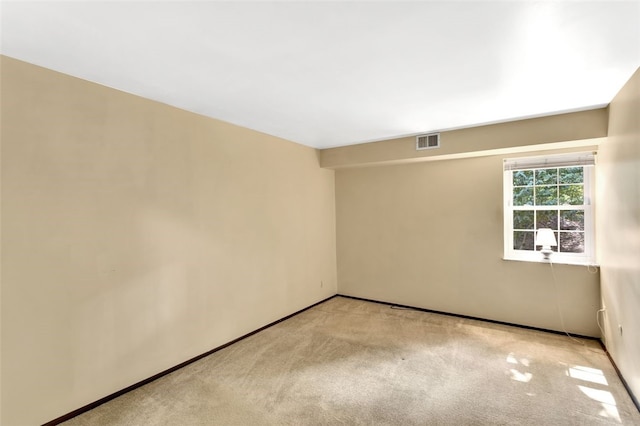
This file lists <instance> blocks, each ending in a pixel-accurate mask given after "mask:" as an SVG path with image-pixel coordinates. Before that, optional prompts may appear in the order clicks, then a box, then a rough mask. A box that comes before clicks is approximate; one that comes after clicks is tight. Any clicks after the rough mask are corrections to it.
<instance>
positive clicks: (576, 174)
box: [504, 153, 594, 264]
mask: <svg viewBox="0 0 640 426" xmlns="http://www.w3.org/2000/svg"><path fill="white" fill-rule="evenodd" d="M593 164H594V156H593V154H591V153H580V154H572V155H569V156H567V155H560V156H548V157H530V158H522V159H510V160H505V171H504V173H505V176H504V183H505V258H506V259H516V260H532V261H540V260H542V255H541V254H540V253H537V252H539V251H540V249H541V247H540V246H535V232H536V230H538V229H540V228H551V229H552V230H553V231H554V234H555V237H556V241H557V242H558V245H557V246H556V247H552V250H554V251H555V252H556V253H555V254H554V255H552V260H553V261H556V262H566V263H586V264H589V263H593V261H594V259H593V257H594V256H593V252H594V250H593V242H594V238H593V205H592V202H591V201H592V199H593V196H592V194H593V182H592V179H593V177H592V175H593V173H592V170H593V167H592V166H593Z"/></svg>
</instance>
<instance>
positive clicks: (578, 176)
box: [560, 167, 584, 183]
mask: <svg viewBox="0 0 640 426" xmlns="http://www.w3.org/2000/svg"><path fill="white" fill-rule="evenodd" d="M583 182H584V174H583V169H582V167H563V168H561V169H560V183H583Z"/></svg>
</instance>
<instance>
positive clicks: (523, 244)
mask: <svg viewBox="0 0 640 426" xmlns="http://www.w3.org/2000/svg"><path fill="white" fill-rule="evenodd" d="M513 249H514V250H533V232H528V231H514V232H513Z"/></svg>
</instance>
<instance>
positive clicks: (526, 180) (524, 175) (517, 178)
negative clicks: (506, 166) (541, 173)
mask: <svg viewBox="0 0 640 426" xmlns="http://www.w3.org/2000/svg"><path fill="white" fill-rule="evenodd" d="M529 185H533V170H516V171H514V172H513V186H529Z"/></svg>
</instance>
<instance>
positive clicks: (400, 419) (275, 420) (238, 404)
mask: <svg viewBox="0 0 640 426" xmlns="http://www.w3.org/2000/svg"><path fill="white" fill-rule="evenodd" d="M323 424H324V425H326V424H348V425H357V424H367V425H496V424H503V425H511V424H517V425H518V424H519V425H608V424H611V425H619V424H623V425H632V424H636V425H638V424H640V413H639V412H638V410H637V409H636V407H635V406H634V405H633V402H632V401H631V398H630V397H629V395H628V394H627V392H626V390H625V389H624V387H623V385H622V383H621V382H620V380H619V378H618V376H617V375H616V373H615V371H614V369H613V366H612V365H611V363H610V362H609V360H608V358H607V356H606V355H605V353H604V352H603V351H602V349H601V348H600V345H599V344H598V343H597V342H595V341H592V340H581V341H580V342H575V341H573V340H571V339H569V338H568V337H567V336H562V335H556V334H552V333H545V332H539V331H533V330H527V329H522V328H518V327H509V326H504V325H497V324H492V323H488V322H483V321H475V320H469V319H462V318H457V317H452V316H446V315H438V314H432V313H425V312H420V311H413V310H405V309H395V308H392V307H390V306H387V305H381V304H376V303H370V302H364V301H359V300H353V299H349V298H344V297H336V298H333V299H331V300H329V301H327V302H325V303H322V304H320V305H318V306H316V307H314V308H312V309H310V310H307V311H305V312H303V313H301V314H299V315H297V316H295V317H293V318H290V319H288V320H286V321H283V322H281V323H279V324H277V325H275V326H273V327H270V328H268V329H266V330H264V331H262V332H260V333H257V334H255V335H253V336H251V337H249V338H247V339H245V340H242V341H240V342H238V343H236V344H234V345H231V346H229V347H227V348H225V349H223V350H220V351H218V352H216V353H214V354H213V355H211V356H208V357H206V358H203V359H202V360H200V361H198V362H195V363H193V364H191V365H189V366H187V367H185V368H183V369H181V370H178V371H176V372H174V373H172V374H170V375H167V376H165V377H163V378H161V379H159V380H156V381H155V382H152V383H150V384H148V385H146V386H143V387H141V388H138V389H136V390H135V391H132V392H130V393H128V394H125V395H123V396H121V397H119V398H117V399H114V400H112V401H110V402H108V403H106V404H104V405H102V406H100V407H98V408H96V409H94V410H92V411H89V412H87V413H85V414H82V415H80V416H78V417H76V418H74V419H71V420H70V421H68V422H66V423H65V425H67V426H74V425H323Z"/></svg>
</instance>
